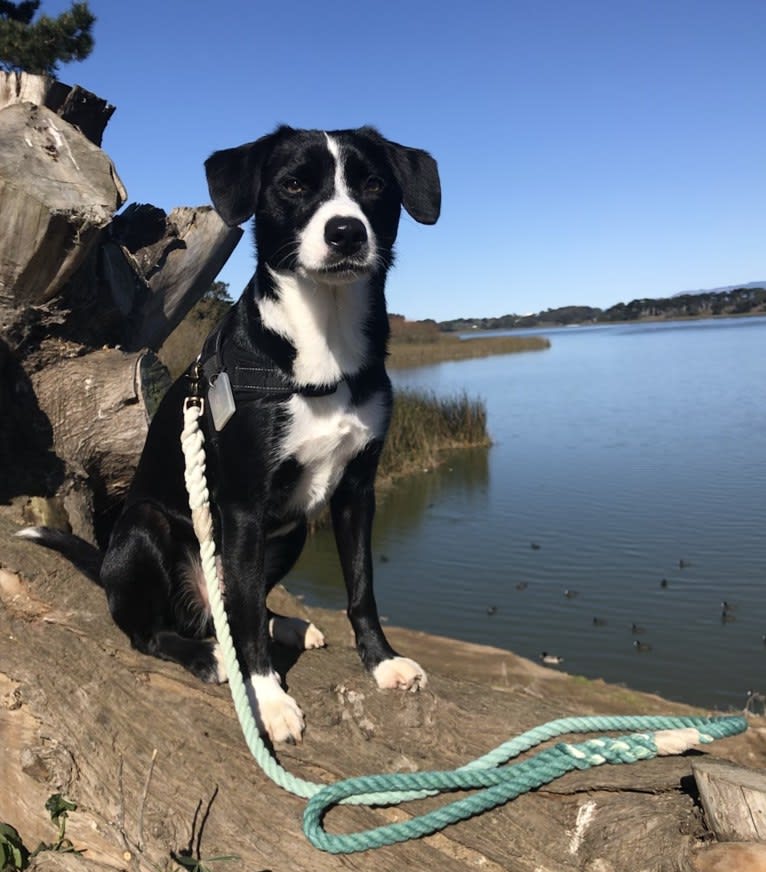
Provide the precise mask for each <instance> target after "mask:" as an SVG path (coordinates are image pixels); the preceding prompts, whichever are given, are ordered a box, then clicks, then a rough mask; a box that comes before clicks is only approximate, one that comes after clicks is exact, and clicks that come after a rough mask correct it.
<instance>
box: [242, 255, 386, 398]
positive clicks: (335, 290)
mask: <svg viewBox="0 0 766 872" xmlns="http://www.w3.org/2000/svg"><path fill="white" fill-rule="evenodd" d="M271 272H272V275H273V277H274V279H275V284H276V287H277V289H278V294H279V296H278V298H277V299H274V298H264V299H262V300H259V301H258V307H259V309H260V313H261V320H262V322H263V324H264V326H265V327H268V328H269V330H273V331H274V332H275V333H277V334H279V335H280V336H283V337H284V338H285V339H287V340H288V341H289V342H291V343H292V345H293V346H294V347H295V350H296V355H295V360H294V361H293V378H294V379H295V380H296V382H298V384H300V385H323V384H324V385H328V384H334V383H335V382H336V381H338V379H340V378H342V377H343V376H344V375H352V374H353V373H355V372H357V371H358V370H359V369H360V368H361V367H362V365H363V364H364V363H365V360H366V356H367V339H366V336H365V330H364V327H365V323H366V321H367V318H368V316H369V293H370V292H369V289H368V287H367V282H366V280H365V279H358V280H357V281H353V282H350V283H348V284H341V285H336V286H334V285H329V284H323V283H320V282H316V281H314V280H313V279H310V278H307V277H299V276H295V275H292V274H288V273H284V274H283V273H277V272H276V271H275V270H272V271H271Z"/></svg>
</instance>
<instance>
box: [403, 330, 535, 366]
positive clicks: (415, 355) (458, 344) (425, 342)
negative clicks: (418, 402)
mask: <svg viewBox="0 0 766 872" xmlns="http://www.w3.org/2000/svg"><path fill="white" fill-rule="evenodd" d="M550 346H551V343H550V340H549V339H547V338H546V337H545V336H486V337H483V338H481V339H460V338H459V337H457V336H452V335H450V334H448V333H442V334H437V335H435V336H429V337H424V336H421V337H418V338H414V337H413V338H410V337H406V338H405V337H402V336H400V335H397V334H396V332H394V333H393V334H392V336H391V342H390V344H389V352H390V355H389V358H388V366H389V367H390V368H392V369H405V368H407V367H415V366H427V365H429V364H433V363H442V362H444V361H449V360H468V359H470V358H473V357H489V356H490V355H493V354H517V353H519V352H522V351H543V350H545V349H546V348H550Z"/></svg>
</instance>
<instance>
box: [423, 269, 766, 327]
mask: <svg viewBox="0 0 766 872" xmlns="http://www.w3.org/2000/svg"><path fill="white" fill-rule="evenodd" d="M753 314H766V281H762V282H749V283H748V284H746V285H731V286H730V287H725V288H714V289H712V290H707V291H685V292H683V293H680V294H676V295H675V296H673V297H659V298H657V299H649V298H644V299H638V300H632V301H631V302H630V303H617V305H615V306H610V308H608V309H598V308H594V307H592V306H561V307H559V308H558V309H546V310H545V311H544V312H537V313H535V314H532V315H514V314H509V315H501V316H500V317H499V318H454V319H452V320H451V321H441V322H439V328H440V329H441V330H444V331H447V332H455V331H465V330H508V329H512V328H514V327H564V326H566V325H568V324H595V323H609V322H614V321H640V320H654V321H659V320H665V319H672V318H715V317H717V316H723V315H753Z"/></svg>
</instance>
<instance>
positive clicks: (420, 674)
mask: <svg viewBox="0 0 766 872" xmlns="http://www.w3.org/2000/svg"><path fill="white" fill-rule="evenodd" d="M379 455H380V445H379V444H378V443H373V444H372V445H370V446H368V448H367V449H365V451H363V452H362V453H361V454H359V455H358V456H357V457H356V458H355V459H354V460H352V461H351V463H350V464H349V466H348V467H347V469H346V472H345V474H344V476H343V479H342V480H341V482H340V484H339V485H338V488H337V489H336V491H335V494H334V495H333V498H332V502H331V509H332V519H333V528H334V531H335V541H336V544H337V546H338V556H339V557H340V564H341V568H342V570H343V578H344V580H345V582H346V590H347V592H348V617H349V620H350V621H351V626H352V627H353V630H354V635H355V637H356V647H357V650H358V652H359V656H360V657H361V658H362V663H363V664H364V665H365V667H366V668H367V669H368V670H369V671H370V672H371V673H372V675H373V677H374V678H375V681H376V682H377V684H378V687H380V688H385V689H388V688H401V689H403V690H412V691H415V690H419V689H420V688H421V687H425V685H426V680H427V679H426V673H425V672H424V671H423V669H422V668H421V667H420V666H419V665H418V664H417V663H416V662H415V661H414V660H410V659H409V658H408V657H401V656H399V655H398V654H397V653H396V651H394V649H393V648H392V647H391V645H389V643H388V640H387V639H386V637H385V634H384V633H383V628H382V627H381V625H380V618H379V617H378V607H377V605H376V603H375V595H374V593H373V589H372V548H371V534H372V520H373V516H374V514H375V490H374V478H375V470H376V468H377V460H378V457H379Z"/></svg>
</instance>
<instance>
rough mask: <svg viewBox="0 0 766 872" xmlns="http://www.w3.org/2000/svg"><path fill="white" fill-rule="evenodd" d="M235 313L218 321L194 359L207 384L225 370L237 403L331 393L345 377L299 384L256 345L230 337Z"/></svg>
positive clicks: (208, 385)
mask: <svg viewBox="0 0 766 872" xmlns="http://www.w3.org/2000/svg"><path fill="white" fill-rule="evenodd" d="M235 313H236V309H235V307H232V308H231V309H229V311H228V312H227V313H226V315H224V317H223V318H222V320H221V323H220V324H219V325H218V327H216V329H215V330H214V331H213V332H212V333H211V334H210V335H209V336H208V338H207V339H206V340H205V344H204V345H203V347H202V352H201V354H200V356H199V358H198V360H197V363H198V364H199V365H200V366H201V368H202V375H203V377H204V381H205V383H206V386H207V387H208V389H209V387H210V386H211V385H212V384H214V383H215V381H216V379H217V378H218V376H220V375H221V373H226V375H227V377H228V380H229V383H230V385H231V390H232V393H233V395H234V400H235V402H236V403H241V402H248V401H254V400H263V399H271V400H285V399H288V398H289V397H291V396H292V395H293V394H299V395H301V396H304V397H326V396H329V395H330V394H334V393H335V391H336V390H337V389H338V387H339V385H340V384H341V383H342V382H343V381H344V379H339V380H338V381H337V382H335V383H334V384H330V385H301V384H298V383H297V382H296V381H295V380H294V379H292V378H290V377H289V376H288V375H286V374H285V373H284V371H283V370H281V369H280V368H279V367H278V366H277V365H276V363H275V362H274V361H273V360H272V359H271V358H270V357H269V356H268V355H266V354H264V353H262V352H260V351H258V350H257V349H245V348H242V347H241V346H239V345H237V344H236V343H235V342H234V341H233V340H232V339H231V337H230V335H229V334H230V331H231V325H232V322H233V320H234V317H235Z"/></svg>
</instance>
